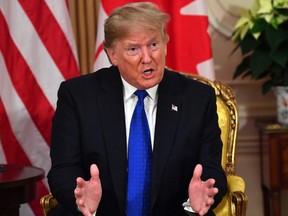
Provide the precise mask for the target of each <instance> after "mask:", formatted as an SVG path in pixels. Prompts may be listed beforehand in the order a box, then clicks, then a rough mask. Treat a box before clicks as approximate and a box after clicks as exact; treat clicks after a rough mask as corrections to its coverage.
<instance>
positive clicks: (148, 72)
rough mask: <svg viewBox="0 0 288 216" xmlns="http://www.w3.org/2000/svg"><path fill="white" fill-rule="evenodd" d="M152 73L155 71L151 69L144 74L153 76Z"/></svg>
mask: <svg viewBox="0 0 288 216" xmlns="http://www.w3.org/2000/svg"><path fill="white" fill-rule="evenodd" d="M152 71H153V70H152V69H149V70H145V71H144V74H145V75H149V74H151V73H152Z"/></svg>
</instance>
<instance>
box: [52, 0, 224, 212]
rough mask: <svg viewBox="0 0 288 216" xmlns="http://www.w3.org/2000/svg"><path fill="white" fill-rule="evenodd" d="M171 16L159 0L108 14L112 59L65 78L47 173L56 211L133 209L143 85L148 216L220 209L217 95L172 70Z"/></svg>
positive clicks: (107, 43) (107, 41) (221, 182)
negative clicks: (133, 141)
mask: <svg viewBox="0 0 288 216" xmlns="http://www.w3.org/2000/svg"><path fill="white" fill-rule="evenodd" d="M168 20H169V16H168V15H167V14H165V13H163V12H161V11H160V10H158V8H157V7H156V6H155V5H153V4H152V3H131V4H127V5H125V6H123V7H120V8H118V9H116V10H115V11H114V12H113V13H112V14H111V15H110V16H109V18H108V19H107V20H106V22H105V41H104V46H105V50H106V52H107V54H108V57H109V59H110V61H111V63H112V65H113V66H111V67H110V68H103V69H100V70H99V71H97V72H96V73H92V74H89V75H84V76H80V77H78V78H74V79H70V80H67V81H65V82H63V83H62V84H61V86H60V89H59V92H58V102H57V110H56V113H55V116H54V119H53V128H52V139H51V160H52V167H51V170H50V172H49V174H48V182H49V185H50V189H51V192H52V194H53V195H54V196H55V197H56V199H57V200H58V202H59V203H60V205H59V207H58V208H56V209H54V210H52V211H51V212H50V214H51V215H77V214H79V212H82V213H83V214H84V215H92V214H95V212H96V215H97V216H124V215H126V213H127V209H126V206H127V204H129V203H128V202H127V201H126V199H127V190H128V189H127V187H128V186H127V181H128V174H127V172H129V170H127V163H128V162H127V158H128V156H127V155H128V147H129V146H128V139H129V136H130V134H129V131H130V130H129V128H130V121H131V118H132V113H133V110H134V108H135V106H136V102H137V97H135V95H134V94H133V93H134V91H135V90H137V89H138V90H146V91H147V93H148V96H147V97H146V98H145V100H144V104H145V112H146V114H147V118H148V123H149V129H150V134H151V145H152V149H153V155H152V165H151V166H152V171H151V173H152V174H151V184H150V190H149V194H150V195H149V197H150V202H149V209H150V210H149V213H148V215H153V216H162V215H165V216H181V215H187V214H193V212H196V213H198V214H199V215H204V214H205V215H206V214H207V215H214V213H213V211H212V209H213V208H214V207H216V206H217V205H218V204H219V203H220V201H221V200H222V197H223V196H224V195H225V193H226V184H227V182H226V176H225V173H224V171H223V169H222V166H221V153H222V143H221V139H220V133H221V132H220V129H219V126H218V117H217V112H216V97H215V93H214V91H213V89H212V88H211V87H209V86H207V85H204V84H201V83H199V82H197V81H194V80H191V79H187V78H185V77H184V76H182V75H180V74H178V73H176V72H172V71H170V70H168V69H165V55H166V51H167V50H166V49H167V46H166V45H167V42H168V40H169V37H168V35H167V33H166V24H167V22H168ZM139 202H140V201H139ZM139 205H141V203H139ZM148 215H145V216H148ZM135 216H140V215H135ZM143 216H144V215H143Z"/></svg>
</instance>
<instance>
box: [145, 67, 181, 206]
mask: <svg viewBox="0 0 288 216" xmlns="http://www.w3.org/2000/svg"><path fill="white" fill-rule="evenodd" d="M173 73H174V72H173ZM173 77H174V76H173ZM175 82H176V79H173V78H171V77H170V75H169V74H167V73H165V75H164V78H163V80H162V82H161V84H160V85H159V89H158V105H157V117H156V125H155V141H154V149H153V161H152V183H151V193H152V195H151V207H152V208H153V206H154V204H155V201H156V197H157V194H158V192H159V187H160V184H161V181H162V177H163V173H164V171H165V166H166V163H167V160H168V158H169V155H170V152H171V150H172V147H173V145H174V138H175V132H176V129H177V121H178V117H179V112H180V111H181V104H180V101H179V97H178V94H177V92H176V91H175V90H174V88H173V86H175Z"/></svg>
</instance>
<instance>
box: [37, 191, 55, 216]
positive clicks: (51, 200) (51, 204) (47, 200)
mask: <svg viewBox="0 0 288 216" xmlns="http://www.w3.org/2000/svg"><path fill="white" fill-rule="evenodd" d="M40 204H41V206H42V208H43V211H44V215H47V212H48V211H49V210H51V209H53V208H55V207H56V206H57V205H58V202H57V200H56V198H55V197H53V195H52V194H51V193H49V194H47V195H45V196H43V197H42V198H41V199H40Z"/></svg>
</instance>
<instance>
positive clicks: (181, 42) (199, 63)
mask: <svg viewBox="0 0 288 216" xmlns="http://www.w3.org/2000/svg"><path fill="white" fill-rule="evenodd" d="M137 1H142V0H133V1H132V0H101V3H100V7H99V17H98V18H99V19H98V30H97V32H98V35H97V38H96V51H95V61H94V70H97V69H99V68H102V67H107V66H109V65H110V63H109V61H108V58H107V57H106V54H105V52H104V49H103V43H102V42H103V39H104V33H103V31H104V29H103V24H104V20H105V19H106V18H107V17H108V15H109V14H110V13H111V12H112V10H113V9H114V8H115V7H118V6H121V5H123V4H126V3H129V2H137ZM151 2H154V3H156V4H157V5H158V6H159V8H160V9H162V10H164V11H165V12H167V13H168V14H170V16H171V21H170V22H169V24H168V27H167V31H168V34H169V36H170V40H169V42H168V46H167V49H168V53H167V56H166V65H167V66H168V67H170V68H172V69H174V70H178V71H182V72H188V73H195V74H200V75H202V76H204V77H207V78H209V79H211V80H214V79H215V72H214V67H213V58H212V50H211V41H210V35H209V33H208V27H209V22H208V12H207V10H206V6H205V0H193V1H191V0H181V1H176V0H175V1H168V0H152V1H151Z"/></svg>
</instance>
